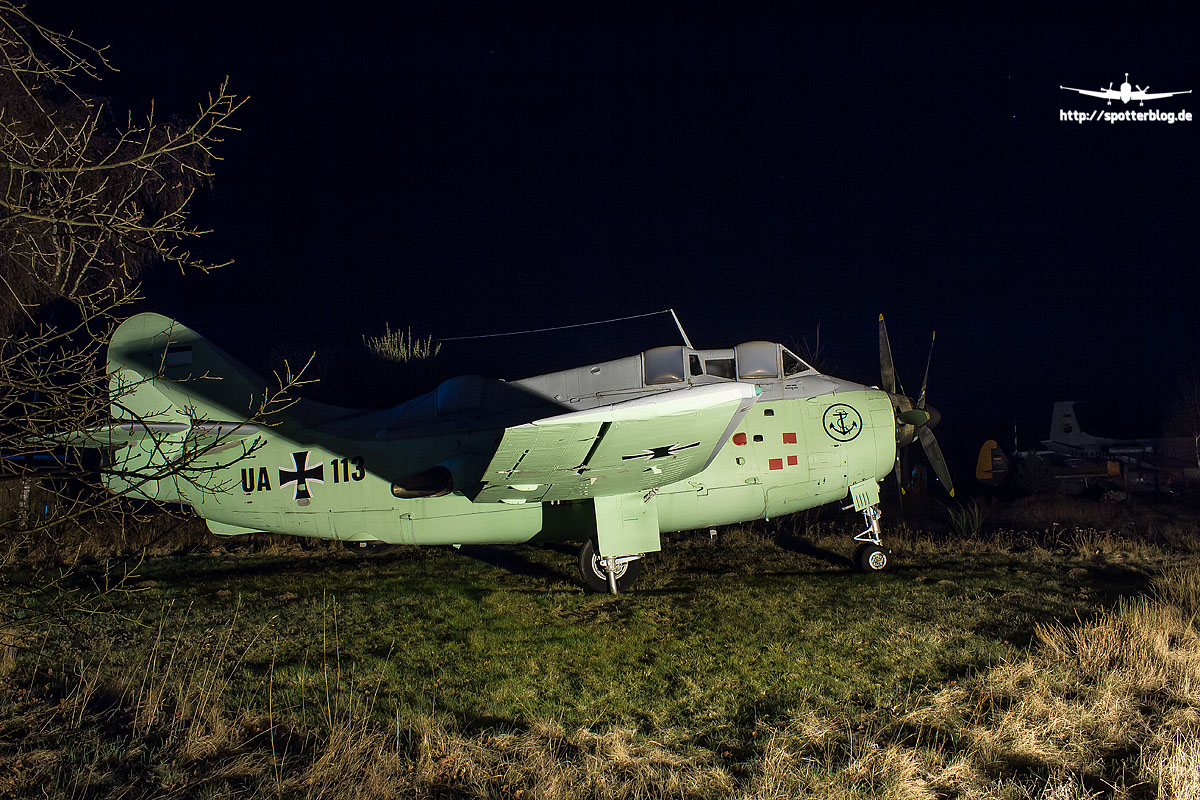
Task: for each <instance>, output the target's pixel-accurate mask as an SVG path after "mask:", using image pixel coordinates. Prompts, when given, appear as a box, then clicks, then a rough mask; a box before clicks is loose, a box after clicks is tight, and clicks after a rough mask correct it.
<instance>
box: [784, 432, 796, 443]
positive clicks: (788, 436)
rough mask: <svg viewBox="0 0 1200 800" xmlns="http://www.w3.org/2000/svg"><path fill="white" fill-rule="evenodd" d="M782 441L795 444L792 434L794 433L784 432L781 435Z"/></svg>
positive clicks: (794, 436) (794, 435)
mask: <svg viewBox="0 0 1200 800" xmlns="http://www.w3.org/2000/svg"><path fill="white" fill-rule="evenodd" d="M783 443H784V444H795V443H796V434H794V433H785V434H784V435H783Z"/></svg>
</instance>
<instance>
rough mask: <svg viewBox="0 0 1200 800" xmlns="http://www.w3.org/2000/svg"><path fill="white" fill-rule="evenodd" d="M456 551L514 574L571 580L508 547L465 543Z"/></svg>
mask: <svg viewBox="0 0 1200 800" xmlns="http://www.w3.org/2000/svg"><path fill="white" fill-rule="evenodd" d="M458 552H459V553H461V554H462V555H464V556H467V557H468V558H473V559H475V560H476V561H479V562H482V563H484V564H487V565H489V566H492V567H497V568H499V569H502V570H504V571H506V572H511V573H512V574H514V575H524V576H525V577H528V578H537V579H538V580H544V581H562V580H571V579H572V576H571V575H568V574H567V573H564V572H562V571H560V570H557V569H555V568H554V567H551V566H549V565H547V564H539V563H538V562H536V561H531V560H529V559H528V558H526V557H525V556H524V555H522V554H521V553H519V552H517V551H515V550H513V549H512V548H509V547H493V546H490V545H480V544H465V545H463V546H462V547H460V548H459V549H458Z"/></svg>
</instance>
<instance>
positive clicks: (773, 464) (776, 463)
mask: <svg viewBox="0 0 1200 800" xmlns="http://www.w3.org/2000/svg"><path fill="white" fill-rule="evenodd" d="M768 466H769V467H770V468H771V469H783V459H782V458H772V459H771V461H770V462H769V464H768Z"/></svg>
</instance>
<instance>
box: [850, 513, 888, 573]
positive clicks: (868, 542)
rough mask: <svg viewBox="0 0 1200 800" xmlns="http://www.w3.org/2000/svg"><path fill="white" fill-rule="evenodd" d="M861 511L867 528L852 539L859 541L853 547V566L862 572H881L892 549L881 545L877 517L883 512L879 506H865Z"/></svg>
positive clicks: (885, 567)
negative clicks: (856, 545)
mask: <svg viewBox="0 0 1200 800" xmlns="http://www.w3.org/2000/svg"><path fill="white" fill-rule="evenodd" d="M862 513H863V519H865V520H866V523H867V529H866V530H864V531H863V532H862V533H860V534H858V535H856V536H855V537H854V541H856V542H861V544H859V546H858V547H856V548H855V549H854V567H855V569H858V570H860V571H862V572H881V571H883V570H885V569H887V568H888V565H889V564H891V561H892V551H891V550H889V549H888V548H886V547H884V546H883V539H882V537H881V536H880V529H879V519H880V517H882V516H883V514H882V513H881V512H880V510H879V506H867V507H866V508H864V509H863V510H862Z"/></svg>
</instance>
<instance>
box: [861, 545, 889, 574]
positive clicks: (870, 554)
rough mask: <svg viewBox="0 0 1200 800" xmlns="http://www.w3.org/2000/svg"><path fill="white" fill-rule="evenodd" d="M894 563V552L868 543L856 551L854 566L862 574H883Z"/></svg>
mask: <svg viewBox="0 0 1200 800" xmlns="http://www.w3.org/2000/svg"><path fill="white" fill-rule="evenodd" d="M891 563H892V551H891V550H889V549H887V548H886V547H880V546H879V545H877V544H871V543H870V542H866V543H864V544H860V545H859V546H858V547H857V549H855V551H854V566H855V567H856V568H857V569H858V570H860V571H861V572H882V571H883V570H885V569H887V568H888V566H890V565H891Z"/></svg>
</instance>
